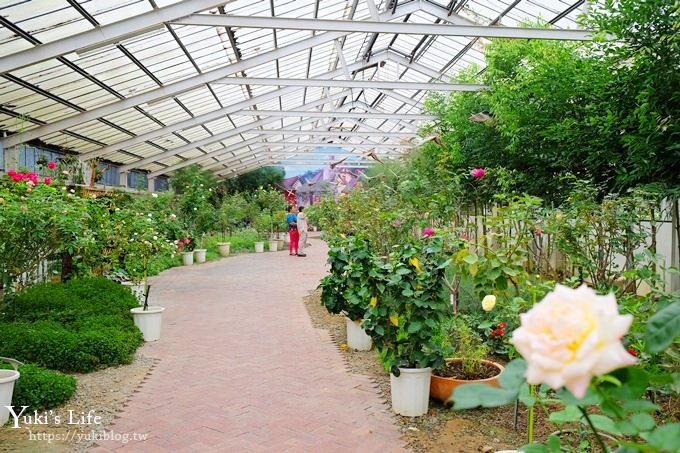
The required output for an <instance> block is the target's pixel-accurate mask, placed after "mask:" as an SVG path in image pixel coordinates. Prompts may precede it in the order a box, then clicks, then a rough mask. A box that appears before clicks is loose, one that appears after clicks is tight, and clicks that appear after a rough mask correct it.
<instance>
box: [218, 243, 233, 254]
mask: <svg viewBox="0 0 680 453" xmlns="http://www.w3.org/2000/svg"><path fill="white" fill-rule="evenodd" d="M230 247H231V242H218V243H217V251H218V252H220V256H229V249H230Z"/></svg>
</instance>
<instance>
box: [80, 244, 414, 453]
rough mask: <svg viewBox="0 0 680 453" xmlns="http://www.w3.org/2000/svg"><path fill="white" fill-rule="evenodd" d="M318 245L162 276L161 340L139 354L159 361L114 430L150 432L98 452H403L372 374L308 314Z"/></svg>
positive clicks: (322, 253) (158, 299)
mask: <svg viewBox="0 0 680 453" xmlns="http://www.w3.org/2000/svg"><path fill="white" fill-rule="evenodd" d="M310 243H312V245H313V246H312V247H311V248H309V249H308V250H307V252H308V256H307V257H306V258H298V257H294V256H293V257H292V256H288V252H287V251H285V252H276V253H270V252H267V253H264V254H247V255H241V256H234V257H229V258H227V259H222V260H220V261H218V262H212V263H206V264H201V265H194V266H192V267H179V268H174V269H170V270H168V271H166V272H164V273H163V274H162V275H160V276H158V277H155V278H154V279H153V280H152V285H153V291H152V299H153V301H154V302H155V303H157V304H159V305H163V306H165V307H166V310H165V313H164V314H163V316H164V317H163V328H162V336H161V340H159V341H157V342H154V343H147V344H145V345H144V346H143V348H142V349H141V352H142V353H143V354H144V355H146V356H150V357H154V358H158V359H160V360H159V363H158V365H157V366H156V367H155V368H154V369H153V371H152V372H151V374H150V375H149V376H148V378H147V379H146V380H145V381H144V383H143V384H142V385H141V387H140V388H139V392H138V393H135V395H134V396H133V398H132V399H131V400H130V401H129V403H128V404H127V406H126V407H125V408H124V409H123V411H122V412H121V413H120V418H119V419H117V420H116V422H115V423H114V424H113V425H112V426H109V427H108V428H107V432H111V431H113V433H115V434H129V438H130V439H132V436H133V433H137V434H143V433H148V438H147V440H146V441H144V442H135V441H133V440H130V441H128V442H127V443H125V444H124V443H122V442H120V441H118V442H114V441H101V442H99V447H95V448H93V449H91V450H90V451H92V452H97V453H99V452H107V451H112V450H116V451H118V450H123V451H135V452H144V453H153V452H179V451H183V452H212V451H214V452H232V451H249V452H259V451H268V452H281V451H286V452H288V451H290V452H330V451H343V452H350V451H351V452H355V451H357V452H388V451H402V448H403V445H404V444H403V442H402V441H401V440H400V434H399V431H398V429H397V427H396V426H395V425H394V424H393V422H392V418H391V416H390V414H389V413H387V412H386V407H385V406H384V405H383V404H382V403H381V401H380V399H379V398H378V394H377V390H376V389H375V388H374V387H373V385H372V383H371V381H370V380H369V379H368V378H367V377H365V376H360V375H352V374H350V373H349V372H348V371H347V370H346V368H345V367H344V365H343V358H342V356H341V354H340V352H339V351H338V350H337V349H336V347H335V345H334V344H333V342H332V341H331V339H330V336H329V335H328V333H327V332H326V331H323V330H319V329H315V328H314V327H313V326H312V324H311V321H310V320H309V316H308V314H307V311H306V309H305V307H304V304H303V302H302V299H303V297H304V296H305V295H306V294H307V292H308V291H309V290H311V289H314V288H315V287H316V285H317V284H318V281H319V279H320V277H321V276H323V274H324V262H325V259H326V250H327V249H326V247H325V244H323V243H322V242H321V241H319V240H318V239H314V238H312V239H311V240H310Z"/></svg>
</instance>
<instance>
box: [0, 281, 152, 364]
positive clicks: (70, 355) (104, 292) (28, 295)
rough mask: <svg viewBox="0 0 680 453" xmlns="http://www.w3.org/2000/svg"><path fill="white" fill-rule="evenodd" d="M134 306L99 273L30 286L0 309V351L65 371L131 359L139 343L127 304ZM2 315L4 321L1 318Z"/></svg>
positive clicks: (126, 293) (121, 289) (130, 297)
mask: <svg viewBox="0 0 680 453" xmlns="http://www.w3.org/2000/svg"><path fill="white" fill-rule="evenodd" d="M137 306H139V304H138V302H137V300H136V299H135V297H134V296H133V295H132V293H131V292H130V291H129V290H128V289H127V288H125V287H123V286H122V285H119V284H117V283H114V282H111V281H108V280H106V279H103V278H85V279H78V280H73V281H70V282H68V283H66V284H51V283H50V284H43V285H37V286H35V287H32V288H29V289H27V290H26V291H24V292H22V293H21V294H19V295H17V299H16V308H17V310H16V314H17V316H16V321H15V322H9V319H4V320H3V317H5V318H8V317H9V315H10V314H13V313H12V310H6V311H7V314H5V315H2V314H0V356H7V357H12V358H15V359H17V360H20V361H22V362H28V363H35V364H37V365H40V366H44V367H46V368H51V369H55V370H59V371H65V372H72V371H75V372H83V373H86V372H90V371H94V370H96V369H98V368H102V367H106V366H112V365H118V364H121V363H130V362H131V361H132V356H133V354H134V352H135V351H136V350H137V348H138V347H139V346H140V345H141V344H142V342H143V340H142V335H141V332H140V331H139V330H138V329H137V327H135V325H134V323H133V322H132V316H131V315H130V311H129V310H130V308H133V307H137ZM3 321H4V322H3Z"/></svg>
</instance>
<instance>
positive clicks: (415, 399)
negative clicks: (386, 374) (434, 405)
mask: <svg viewBox="0 0 680 453" xmlns="http://www.w3.org/2000/svg"><path fill="white" fill-rule="evenodd" d="M399 371H400V372H401V373H400V374H399V377H395V376H394V375H393V374H391V373H390V393H391V395H392V410H393V411H394V412H395V413H397V414H399V415H405V416H407V417H419V416H421V415H425V414H426V413H427V407H428V403H429V397H430V376H431V375H432V368H399Z"/></svg>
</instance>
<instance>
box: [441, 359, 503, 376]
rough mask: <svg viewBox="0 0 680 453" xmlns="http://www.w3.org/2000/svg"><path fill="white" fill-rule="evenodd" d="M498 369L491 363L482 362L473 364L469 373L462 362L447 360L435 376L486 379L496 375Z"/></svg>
mask: <svg viewBox="0 0 680 453" xmlns="http://www.w3.org/2000/svg"><path fill="white" fill-rule="evenodd" d="M499 370H500V369H499V368H496V367H495V366H493V365H489V364H486V363H483V362H482V363H480V364H479V365H478V366H475V370H474V373H470V372H469V371H468V370H466V369H465V368H464V367H463V362H460V361H452V362H447V363H446V368H444V370H442V371H441V372H440V373H437V376H442V377H448V378H454V379H461V380H466V381H472V380H475V379H488V378H492V377H494V376H498V374H499Z"/></svg>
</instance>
